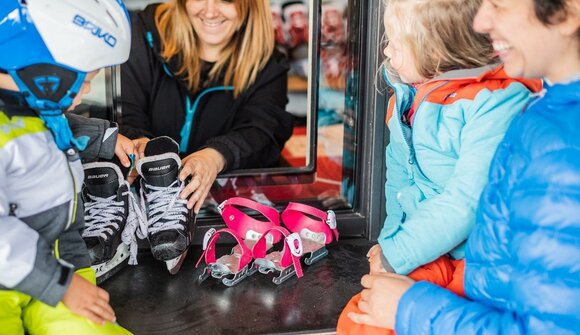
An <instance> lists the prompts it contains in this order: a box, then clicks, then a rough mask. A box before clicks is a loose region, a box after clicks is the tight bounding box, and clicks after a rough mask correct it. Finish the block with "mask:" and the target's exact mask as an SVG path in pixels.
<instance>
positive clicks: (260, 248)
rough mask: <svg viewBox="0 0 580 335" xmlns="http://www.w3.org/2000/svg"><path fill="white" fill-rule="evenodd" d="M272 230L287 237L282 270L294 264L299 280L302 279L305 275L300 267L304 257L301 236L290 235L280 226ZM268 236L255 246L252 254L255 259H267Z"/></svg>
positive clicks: (283, 251)
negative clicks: (301, 258)
mask: <svg viewBox="0 0 580 335" xmlns="http://www.w3.org/2000/svg"><path fill="white" fill-rule="evenodd" d="M271 230H275V231H278V232H280V233H281V235H283V236H284V237H285V239H284V248H283V249H282V256H281V259H280V266H282V268H287V267H288V266H290V265H291V264H293V265H294V270H296V276H297V277H298V278H300V277H302V276H303V275H304V273H303V272H302V265H300V257H302V240H301V239H300V235H298V234H297V233H290V232H289V231H288V230H287V229H286V228H284V227H280V226H278V227H272V229H271ZM271 230H270V231H271ZM270 231H268V232H270ZM268 232H266V233H268ZM266 235H267V234H264V235H262V237H261V238H260V239H259V240H258V242H256V244H255V245H254V249H252V254H253V255H254V258H255V259H258V258H264V257H266V253H267V250H266Z"/></svg>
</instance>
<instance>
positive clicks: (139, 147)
mask: <svg viewBox="0 0 580 335" xmlns="http://www.w3.org/2000/svg"><path fill="white" fill-rule="evenodd" d="M149 141H150V139H148V138H147V137H142V138H138V139H136V140H133V144H134V145H135V151H137V154H138V156H137V157H136V160H137V159H140V158H143V157H145V146H146V145H147V142H149Z"/></svg>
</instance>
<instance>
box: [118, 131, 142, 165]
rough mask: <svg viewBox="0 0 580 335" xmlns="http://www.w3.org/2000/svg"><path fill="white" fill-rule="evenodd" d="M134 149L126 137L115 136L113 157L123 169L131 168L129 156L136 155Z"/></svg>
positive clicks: (132, 143)
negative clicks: (115, 142) (116, 158)
mask: <svg viewBox="0 0 580 335" xmlns="http://www.w3.org/2000/svg"><path fill="white" fill-rule="evenodd" d="M136 152H137V151H136V148H135V144H134V142H133V141H131V140H130V139H128V138H127V137H125V136H123V135H121V134H118V135H117V144H115V155H116V156H117V157H118V158H119V161H120V162H121V164H123V166H124V167H129V166H131V159H130V158H129V155H135V154H136Z"/></svg>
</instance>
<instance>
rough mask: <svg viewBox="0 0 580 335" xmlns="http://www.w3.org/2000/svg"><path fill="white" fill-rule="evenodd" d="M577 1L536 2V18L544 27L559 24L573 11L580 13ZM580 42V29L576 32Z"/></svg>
mask: <svg viewBox="0 0 580 335" xmlns="http://www.w3.org/2000/svg"><path fill="white" fill-rule="evenodd" d="M575 1H576V0H534V11H535V12H536V17H537V18H538V20H540V22H542V23H543V24H544V25H546V26H549V25H551V24H557V23H560V22H562V21H564V20H565V19H566V18H567V17H568V15H570V12H571V11H580V5H579V4H578V3H577V2H575ZM576 37H577V39H578V41H580V29H579V30H578V31H577V32H576Z"/></svg>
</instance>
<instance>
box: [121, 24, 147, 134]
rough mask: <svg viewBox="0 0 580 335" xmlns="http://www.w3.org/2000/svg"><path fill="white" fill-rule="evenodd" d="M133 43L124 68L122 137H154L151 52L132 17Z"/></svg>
mask: <svg viewBox="0 0 580 335" xmlns="http://www.w3.org/2000/svg"><path fill="white" fill-rule="evenodd" d="M131 26H132V31H133V40H132V42H131V53H130V54H129V60H128V61H127V62H126V63H124V64H122V65H121V105H122V117H121V124H120V132H121V134H123V135H125V136H127V137H129V138H130V139H136V138H141V137H153V134H151V125H150V120H151V118H150V115H149V99H148V97H149V96H150V95H151V82H152V80H153V79H152V76H153V74H152V72H153V69H152V66H151V62H150V59H151V57H152V50H151V49H150V48H149V46H148V45H147V42H146V39H145V31H144V27H143V24H142V21H141V19H140V18H139V17H138V16H137V15H132V16H131Z"/></svg>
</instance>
